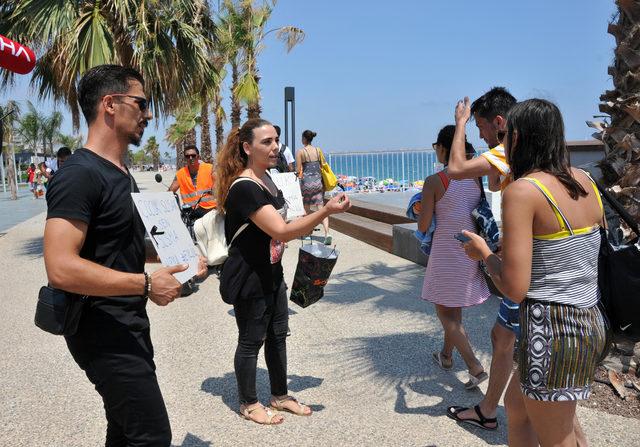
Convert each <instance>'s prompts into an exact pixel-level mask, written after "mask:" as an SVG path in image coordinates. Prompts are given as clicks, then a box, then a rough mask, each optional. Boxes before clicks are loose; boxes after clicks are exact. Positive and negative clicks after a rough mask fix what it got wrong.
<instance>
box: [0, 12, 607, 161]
mask: <svg viewBox="0 0 640 447" xmlns="http://www.w3.org/2000/svg"><path fill="white" fill-rule="evenodd" d="M211 4H212V5H215V4H216V1H215V0H213V1H211ZM614 12H615V4H614V1H613V0H589V1H588V2H585V1H584V0H536V1H513V0H487V1H478V0H458V1H455V2H453V1H450V2H445V1H441V0H398V1H396V2H383V1H376V0H373V1H371V0H370V1H365V0H349V1H345V0H324V1H310V0H279V1H278V2H277V5H276V7H275V10H274V13H273V14H272V16H271V19H270V21H269V23H268V25H267V29H273V28H278V27H281V26H287V25H293V26H296V27H299V28H302V29H303V30H304V32H305V33H306V38H305V40H304V42H302V44H300V45H298V46H297V47H295V48H294V49H293V50H292V51H291V52H290V53H287V52H286V49H285V47H284V45H283V44H282V43H281V42H280V41H278V40H277V39H276V38H275V34H276V33H271V34H269V35H268V36H267V37H266V39H265V41H264V44H265V46H264V50H263V51H262V52H261V54H260V56H259V59H258V66H259V69H260V75H261V78H262V79H261V83H260V85H261V92H262V107H263V114H262V117H263V118H265V119H268V120H270V121H271V122H273V123H274V124H280V125H281V127H283V128H284V126H283V122H284V87H286V86H292V87H294V88H295V95H296V103H295V108H296V135H295V144H294V145H293V146H294V147H295V148H296V149H297V148H299V147H301V143H300V135H301V133H302V131H303V130H305V129H311V130H313V131H315V132H316V133H317V137H316V139H315V140H314V142H313V143H314V144H315V145H317V146H319V147H321V148H322V149H323V150H324V151H325V152H329V153H330V152H336V151H374V150H400V149H427V148H431V143H432V142H433V141H435V140H436V136H437V133H438V130H439V129H440V128H441V127H443V126H444V125H446V124H452V123H453V114H454V108H455V104H456V102H457V101H458V100H459V99H461V98H463V97H464V96H469V97H470V98H471V99H472V100H473V99H475V98H477V97H478V96H480V95H482V94H483V93H484V92H486V91H487V90H489V89H490V88H491V87H493V86H504V87H507V88H508V89H509V90H510V91H511V93H512V94H513V95H514V96H515V97H516V98H517V99H519V100H523V99H527V98H532V97H538V98H544V99H548V100H551V101H553V102H555V103H556V104H557V105H558V106H559V107H560V110H561V111H562V113H563V116H564V120H565V128H566V138H567V140H584V139H590V138H591V137H590V135H591V133H592V129H590V128H588V127H587V126H586V124H585V121H586V120H591V119H593V115H597V114H599V111H598V101H599V97H600V95H601V94H602V93H603V92H604V91H606V90H608V89H610V88H612V81H611V77H610V76H609V75H608V74H607V67H608V65H610V64H611V62H612V60H613V48H614V46H615V41H614V39H613V37H612V36H610V35H609V34H607V32H606V31H607V25H608V23H609V21H610V19H611V17H612V16H613V14H614ZM7 37H9V38H10V37H11V36H7ZM29 81H30V75H26V76H21V77H18V78H17V83H16V85H15V86H14V87H13V88H7V89H5V90H4V91H1V92H0V102H4V101H6V100H8V99H15V100H19V101H22V100H26V99H33V98H35V95H34V93H33V91H32V90H31V89H30V88H29ZM228 84H229V83H228V82H226V84H225V87H224V88H223V92H224V95H225V97H226V99H225V105H226V110H227V111H228V110H229V101H228V97H229V94H230V92H229V88H228ZM38 107H39V108H40V109H41V110H42V111H43V112H45V113H48V112H49V111H51V110H53V109H54V107H55V105H54V104H53V103H51V102H46V101H43V102H40V103H39V104H38ZM57 107H58V109H59V110H60V111H62V112H63V114H64V115H65V122H64V124H63V132H65V133H71V117H70V114H69V113H68V110H67V109H66V108H65V107H64V106H63V105H62V104H59V105H58V106H57ZM227 113H228V112H227ZM244 116H245V115H243V117H244ZM170 123H171V119H170V118H169V119H165V120H163V119H160V120H155V124H154V123H153V122H152V123H151V124H150V126H149V127H148V128H147V130H146V132H145V137H144V139H143V142H142V144H143V145H144V142H145V141H146V140H147V138H148V137H150V136H152V135H155V136H156V138H157V140H158V141H159V142H160V144H161V147H160V151H161V153H164V152H170V153H172V154H173V153H175V151H174V149H172V148H171V147H169V145H168V143H167V142H166V141H164V137H165V128H166V127H168V125H169V124H170ZM228 130H229V124H228V123H227V125H226V127H225V131H228ZM212 131H213V130H212ZM81 132H83V133H84V134H85V135H86V129H85V128H83V129H81ZM467 134H468V137H469V140H470V141H471V142H472V143H473V144H474V145H476V146H478V147H482V146H484V144H483V142H482V141H481V140H480V139H479V136H478V131H477V129H476V127H475V125H474V124H473V123H470V124H469V125H468V126H467ZM283 139H284V137H283ZM290 146H291V144H290ZM134 149H135V148H134Z"/></svg>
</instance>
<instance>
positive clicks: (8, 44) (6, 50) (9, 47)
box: [0, 34, 36, 74]
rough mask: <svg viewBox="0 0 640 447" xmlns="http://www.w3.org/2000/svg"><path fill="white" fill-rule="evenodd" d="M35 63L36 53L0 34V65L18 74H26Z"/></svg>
mask: <svg viewBox="0 0 640 447" xmlns="http://www.w3.org/2000/svg"><path fill="white" fill-rule="evenodd" d="M35 65H36V55H35V53H34V52H33V51H32V50H31V49H30V48H27V47H25V46H24V45H20V44H19V43H18V42H15V41H13V40H11V39H9V38H7V37H4V36H3V35H2V34H0V67H2V68H6V69H7V70H10V71H13V72H14V73H18V74H27V73H29V72H30V71H31V70H33V67H35Z"/></svg>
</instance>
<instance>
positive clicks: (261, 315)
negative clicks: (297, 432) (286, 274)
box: [233, 281, 289, 405]
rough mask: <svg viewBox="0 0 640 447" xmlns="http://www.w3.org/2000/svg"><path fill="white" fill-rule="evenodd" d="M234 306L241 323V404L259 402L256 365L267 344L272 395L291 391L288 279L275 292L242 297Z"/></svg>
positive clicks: (237, 364) (238, 357) (237, 361)
mask: <svg viewBox="0 0 640 447" xmlns="http://www.w3.org/2000/svg"><path fill="white" fill-rule="evenodd" d="M233 309H234V311H235V315H236V323H237V324H238V347H237V348H236V355H235V358H234V361H233V366H234V368H235V371H236V380H237V381H238V395H239V398H240V404H243V405H251V404H254V403H256V402H258V396H257V393H256V365H257V363H258V352H259V351H260V348H261V347H262V344H263V343H264V358H265V360H266V363H267V369H268V370H269V381H270V383H271V394H272V395H274V396H284V395H286V394H287V341H286V340H287V328H288V320H289V309H288V306H287V286H286V285H285V283H284V281H282V283H281V284H280V287H279V288H278V291H277V292H276V293H275V294H274V295H269V296H265V297H259V298H252V299H246V300H239V301H237V302H236V304H234V306H233Z"/></svg>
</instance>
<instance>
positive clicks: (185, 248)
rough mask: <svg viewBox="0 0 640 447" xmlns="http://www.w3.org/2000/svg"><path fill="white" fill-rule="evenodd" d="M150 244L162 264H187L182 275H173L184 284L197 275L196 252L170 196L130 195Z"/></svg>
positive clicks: (174, 202) (175, 204) (162, 194)
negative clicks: (187, 266)
mask: <svg viewBox="0 0 640 447" xmlns="http://www.w3.org/2000/svg"><path fill="white" fill-rule="evenodd" d="M131 197H133V203H135V205H136V208H137V209H138V213H139V214H140V217H141V218H142V222H143V223H144V226H145V228H146V229H147V233H149V237H150V238H151V242H152V243H153V246H154V247H155V249H156V251H157V252H158V256H160V261H162V263H163V264H164V265H176V264H183V263H184V264H189V268H188V269H187V270H185V271H184V272H179V273H174V275H173V276H175V278H176V279H177V280H178V281H180V283H182V284H184V283H185V282H187V281H188V280H189V279H191V278H193V277H194V276H195V274H196V273H198V259H199V253H198V250H197V248H196V246H195V245H194V244H193V240H192V239H191V236H189V231H187V227H185V225H184V223H183V222H182V219H180V210H179V209H178V204H177V203H176V199H175V198H174V196H173V194H171V193H168V192H154V193H148V192H144V193H132V194H131Z"/></svg>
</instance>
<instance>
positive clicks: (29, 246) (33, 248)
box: [17, 237, 44, 259]
mask: <svg viewBox="0 0 640 447" xmlns="http://www.w3.org/2000/svg"><path fill="white" fill-rule="evenodd" d="M43 244H44V238H43V237H34V238H31V239H27V240H26V241H24V242H23V243H22V245H21V246H20V247H19V248H18V253H17V254H18V255H19V256H29V257H31V258H33V259H35V258H39V257H41V256H42V254H43V252H44V245H43Z"/></svg>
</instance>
